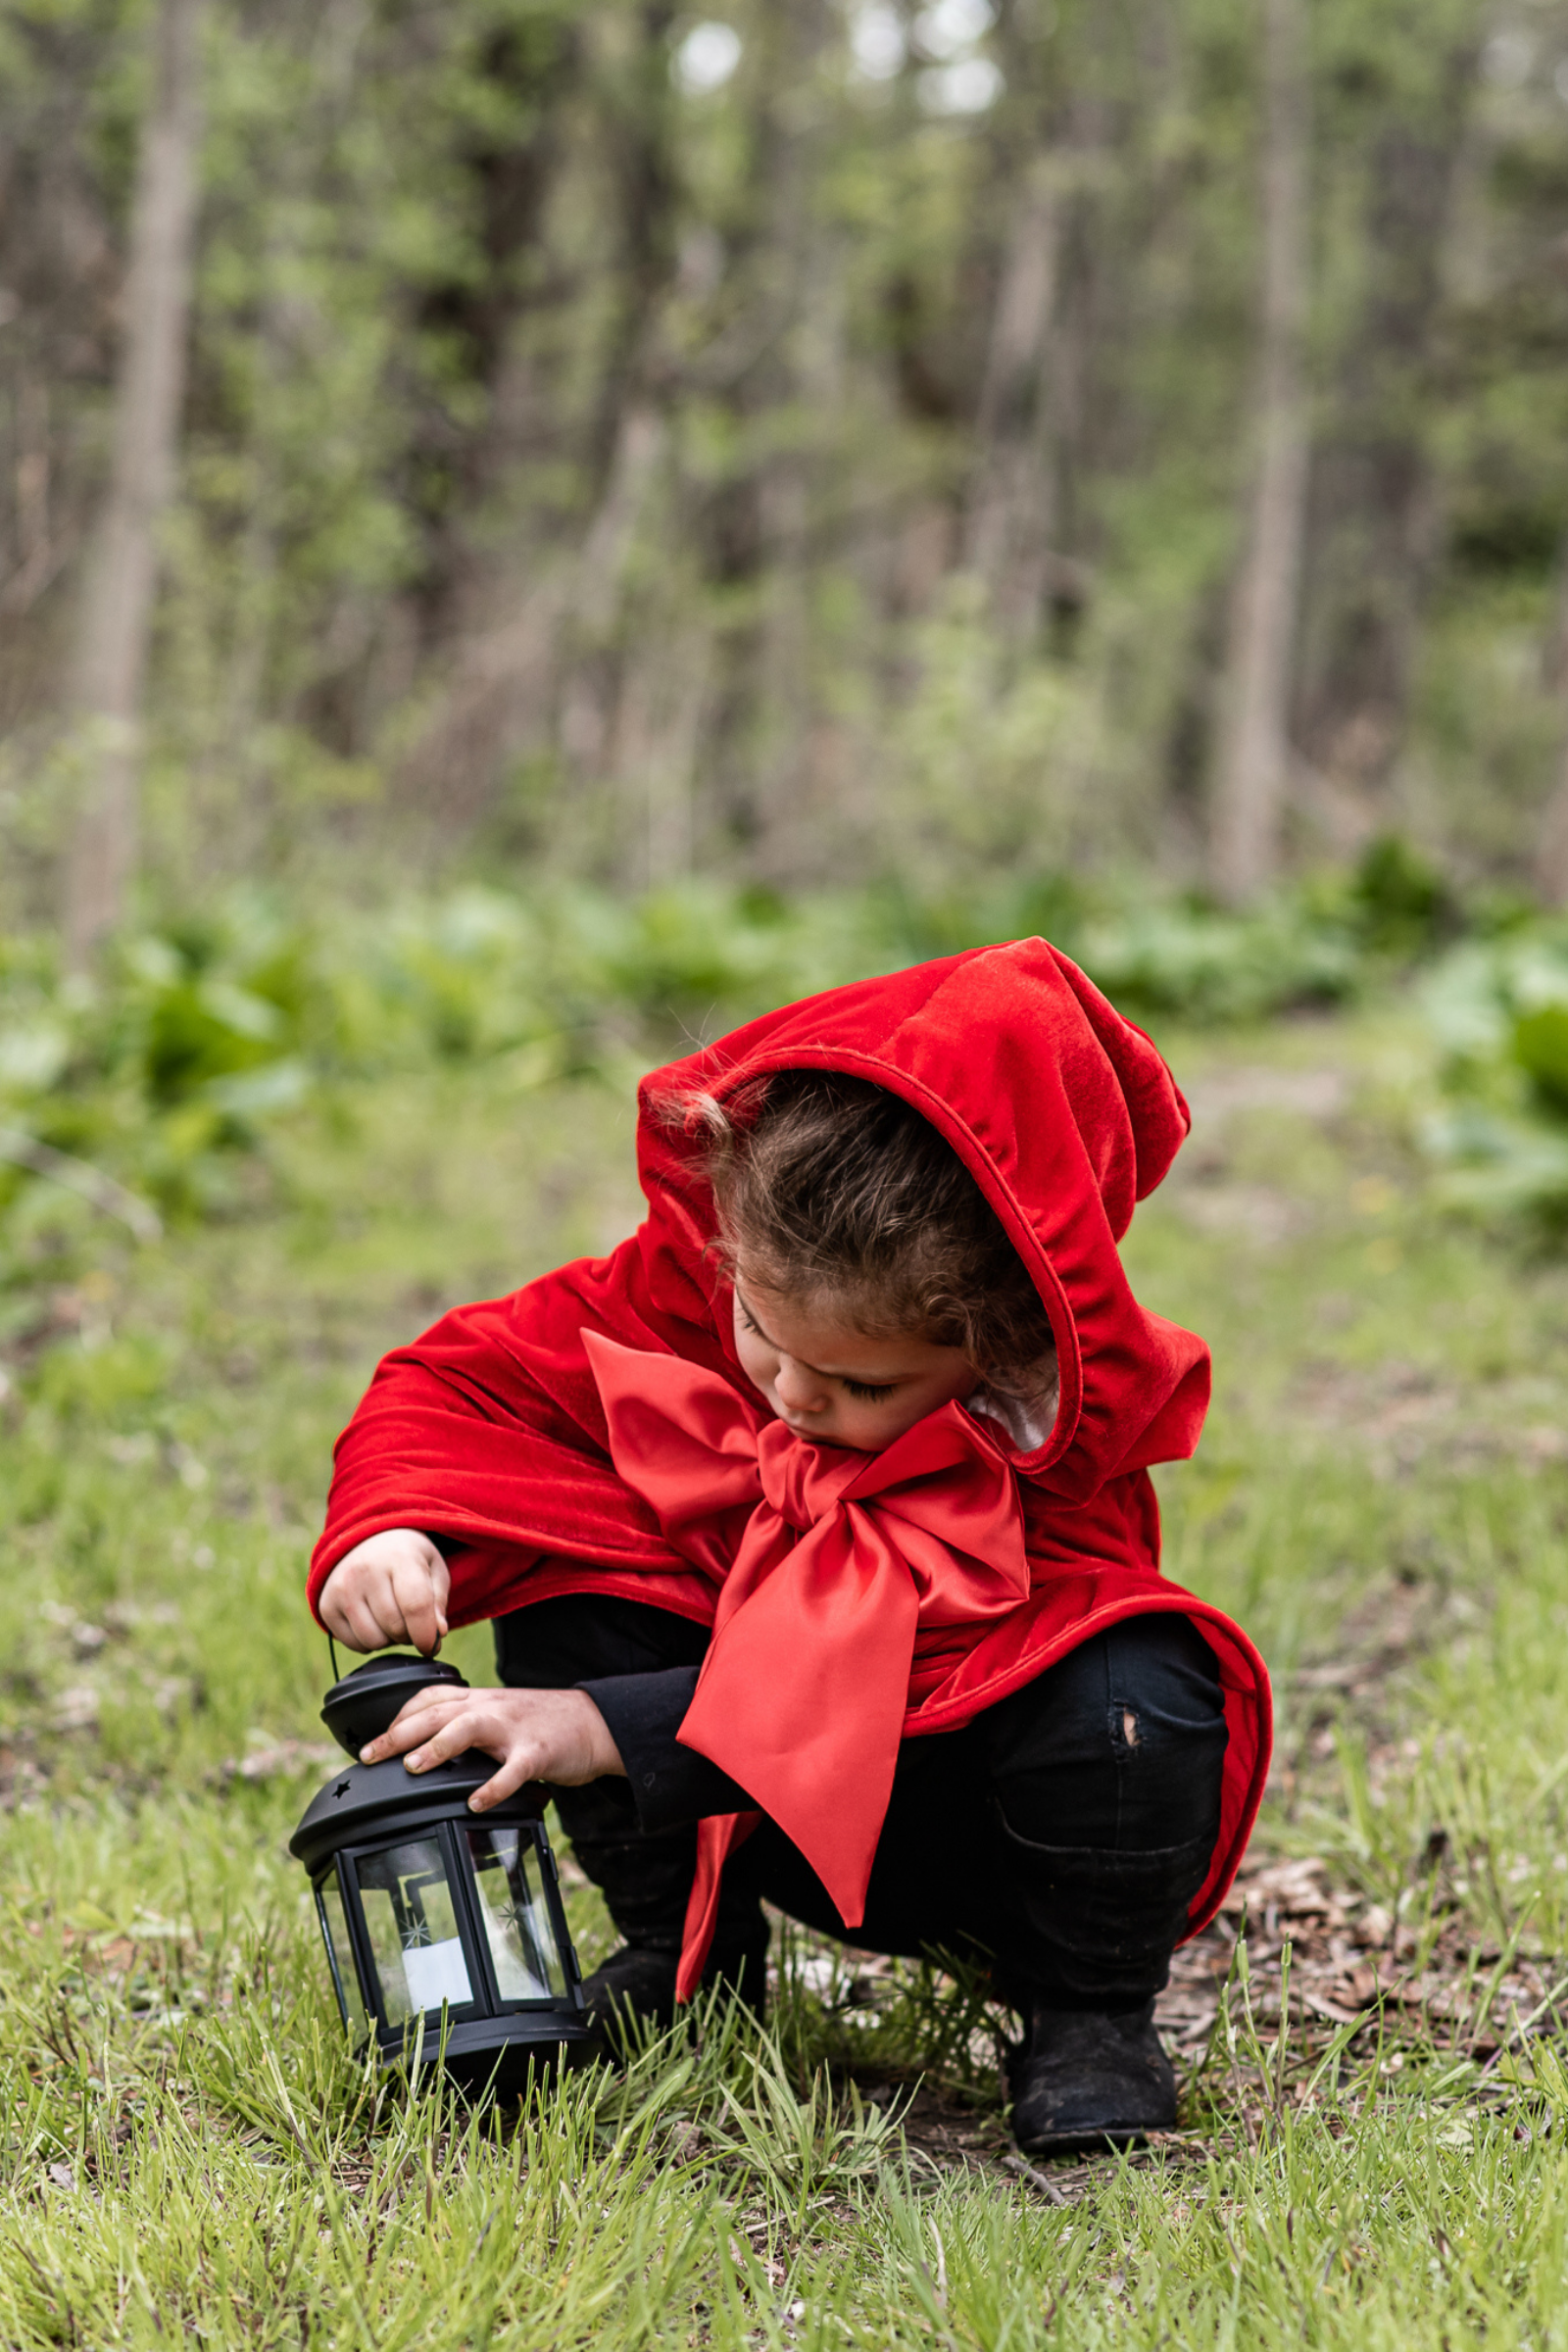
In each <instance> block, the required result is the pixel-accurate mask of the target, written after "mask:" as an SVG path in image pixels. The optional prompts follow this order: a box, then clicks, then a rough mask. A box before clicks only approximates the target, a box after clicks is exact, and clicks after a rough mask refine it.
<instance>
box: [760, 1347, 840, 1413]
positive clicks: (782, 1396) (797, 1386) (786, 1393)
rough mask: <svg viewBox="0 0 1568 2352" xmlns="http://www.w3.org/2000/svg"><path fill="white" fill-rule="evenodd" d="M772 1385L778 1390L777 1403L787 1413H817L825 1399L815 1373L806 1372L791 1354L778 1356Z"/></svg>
mask: <svg viewBox="0 0 1568 2352" xmlns="http://www.w3.org/2000/svg"><path fill="white" fill-rule="evenodd" d="M773 1386H774V1388H775V1389H776V1390H777V1391H778V1400H779V1403H780V1404H781V1405H782V1406H783V1407H784V1410H785V1411H786V1412H788V1413H817V1412H820V1411H821V1409H822V1406H823V1405H824V1403H825V1402H826V1401H827V1398H826V1393H825V1391H824V1389H823V1386H822V1383H821V1382H820V1381H819V1380H818V1379H817V1377H816V1375H815V1374H814V1373H813V1372H808V1371H807V1370H806V1369H805V1367H804V1365H801V1364H798V1363H797V1362H796V1361H795V1359H794V1357H793V1356H789V1355H783V1356H780V1358H779V1365H778V1371H777V1374H776V1375H775V1377H774V1381H773Z"/></svg>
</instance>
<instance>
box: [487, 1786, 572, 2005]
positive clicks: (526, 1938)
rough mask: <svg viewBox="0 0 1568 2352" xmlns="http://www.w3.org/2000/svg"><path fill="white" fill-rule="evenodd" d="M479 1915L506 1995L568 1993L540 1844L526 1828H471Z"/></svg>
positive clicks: (546, 1997) (532, 1997) (559, 1996)
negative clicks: (542, 1875) (542, 1870)
mask: <svg viewBox="0 0 1568 2352" xmlns="http://www.w3.org/2000/svg"><path fill="white" fill-rule="evenodd" d="M467 1839H468V1852H469V1853H470V1855H471V1856H472V1857H473V1877H474V1884H475V1886H476V1887H478V1890H479V1916H480V1918H481V1919H482V1920H483V1921H484V1932H485V1938H486V1941H487V1942H488V1943H489V1946H490V1965H491V1967H492V1968H493V1969H494V1970H495V1972H496V1990H497V1991H498V1992H499V1993H500V1995H501V1998H502V1999H503V2000H504V2001H551V2000H564V1999H565V1997H566V1971H565V1965H564V1961H563V1959H562V1956H561V1948H560V1946H559V1944H558V1943H557V1941H556V1928H555V1922H554V1920H553V1919H552V1918H551V1915H550V1906H549V1904H548V1902H547V1901H546V1899H545V1892H544V1887H543V1884H542V1882H541V1878H540V1873H539V1855H538V1849H537V1847H536V1846H535V1844H534V1841H533V1838H532V1837H531V1836H530V1835H529V1834H528V1832H527V1831H526V1830H516V1829H508V1828H506V1827H504V1826H503V1825H501V1824H499V1823H498V1824H497V1825H496V1826H495V1827H494V1828H493V1829H487V1830H469V1831H468V1832H467Z"/></svg>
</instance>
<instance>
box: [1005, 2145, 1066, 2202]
mask: <svg viewBox="0 0 1568 2352" xmlns="http://www.w3.org/2000/svg"><path fill="white" fill-rule="evenodd" d="M1002 2162H1003V2168H1004V2170H1005V2171H1006V2172H1009V2173H1016V2174H1017V2176H1018V2178H1019V2180H1027V2181H1028V2183H1029V2185H1030V2187H1031V2188H1038V2189H1039V2191H1040V2193H1041V2195H1042V2196H1043V2197H1047V2198H1049V2199H1050V2201H1051V2203H1052V2204H1053V2205H1065V2204H1066V2203H1067V2199H1066V2198H1065V2197H1064V2196H1063V2195H1062V2193H1061V2191H1060V2189H1059V2188H1058V2187H1057V2186H1056V2183H1055V2182H1054V2180H1052V2178H1051V2175H1050V2174H1049V2173H1043V2172H1042V2171H1041V2170H1040V2167H1039V2166H1038V2165H1037V2164H1030V2163H1028V2162H1027V2161H1026V2160H1025V2159H1024V2158H1023V2157H1022V2156H1004V2158H1003V2159H1002Z"/></svg>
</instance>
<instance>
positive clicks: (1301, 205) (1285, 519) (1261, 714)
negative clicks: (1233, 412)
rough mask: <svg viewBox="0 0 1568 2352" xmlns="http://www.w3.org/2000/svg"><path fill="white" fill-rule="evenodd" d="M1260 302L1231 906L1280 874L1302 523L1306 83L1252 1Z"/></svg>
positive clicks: (1236, 674) (1219, 864) (1283, 18)
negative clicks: (1258, 22)
mask: <svg viewBox="0 0 1568 2352" xmlns="http://www.w3.org/2000/svg"><path fill="white" fill-rule="evenodd" d="M1263 58H1264V73H1263V81H1264V107H1263V133H1264V146H1263V172H1262V198H1263V287H1262V294H1263V301H1262V312H1263V318H1262V348H1261V352H1260V355H1259V361H1260V364H1259V368H1258V388H1257V408H1256V415H1255V441H1256V455H1255V459H1254V464H1253V471H1252V479H1251V484H1250V497H1249V514H1248V519H1247V532H1246V539H1245V543H1244V547H1243V553H1242V561H1241V566H1240V569H1239V571H1238V574H1237V578H1236V583H1235V589H1234V593H1233V597H1232V604H1231V618H1230V634H1229V644H1228V648H1227V655H1226V663H1225V681H1224V684H1225V692H1224V714H1223V720H1222V727H1221V735H1220V746H1219V758H1218V764H1217V770H1216V775H1215V786H1214V804H1213V824H1212V836H1211V853H1212V860H1213V877H1214V882H1215V885H1216V887H1217V888H1218V890H1219V892H1220V894H1221V896H1222V897H1223V898H1225V899H1227V900H1229V901H1230V902H1231V903H1232V904H1241V903H1243V902H1245V901H1247V900H1249V899H1251V898H1255V897H1256V895H1257V893H1258V892H1259V891H1261V890H1263V889H1266V888H1267V886H1268V884H1269V883H1270V882H1271V881H1272V880H1273V878H1274V876H1275V874H1276V872H1277V871H1278V867H1279V858H1280V835H1281V826H1282V819H1283V816H1284V811H1285V807H1286V802H1287V798H1288V793H1289V787H1290V765H1291V744H1290V704H1291V682H1292V656H1293V651H1294V646H1295V639H1296V620H1297V607H1298V602H1299V591H1300V576H1301V549H1302V541H1303V537H1304V531H1305V517H1306V466H1307V419H1306V400H1305V386H1304V380H1303V379H1304V355H1303V345H1304V340H1305V330H1306V314H1307V300H1308V265H1307V234H1308V221H1307V141H1308V76H1307V62H1306V39H1305V25H1304V21H1303V10H1302V7H1301V0H1263Z"/></svg>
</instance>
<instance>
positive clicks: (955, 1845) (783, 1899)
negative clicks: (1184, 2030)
mask: <svg viewBox="0 0 1568 2352" xmlns="http://www.w3.org/2000/svg"><path fill="white" fill-rule="evenodd" d="M707 1646H708V1635H707V1633H706V1631H705V1630H704V1629H703V1628H702V1627H700V1626H695V1625H692V1624H689V1623H688V1622H687V1620H686V1619H684V1618H681V1617H676V1616H672V1615H671V1614H670V1613H669V1612H668V1611H667V1610H663V1609H655V1608H648V1607H645V1606H643V1605H641V1604H639V1603H638V1602H635V1601H626V1600H615V1599H610V1598H607V1597H605V1596H603V1595H598V1594H593V1593H573V1594H569V1595H565V1596H564V1597H561V1598H558V1599H554V1600H544V1601H538V1602H536V1603H535V1604H534V1605H533V1607H531V1608H526V1609H519V1610H516V1611H515V1613H514V1614H513V1615H511V1616H508V1617H503V1618H500V1619H498V1620H497V1622H496V1655H497V1663H498V1666H499V1669H500V1674H501V1679H502V1681H503V1682H505V1683H509V1684H512V1685H513V1686H515V1687H516V1688H520V1689H533V1690H568V1689H573V1688H582V1689H586V1690H588V1691H590V1692H591V1694H592V1695H593V1697H594V1698H595V1699H596V1701H597V1702H598V1704H599V1706H600V1709H601V1711H602V1712H603V1714H604V1716H605V1719H606V1721H607V1722H608V1724H609V1725H610V1729H611V1731H612V1733H613V1736H614V1738H615V1741H616V1744H617V1746H618V1747H619V1749H620V1753H621V1757H622V1760H623V1762H624V1763H625V1765H626V1768H627V1778H626V1779H625V1780H623V1781H622V1780H601V1781H594V1782H591V1783H589V1784H588V1786H587V1787H585V1788H581V1789H559V1790H557V1792H556V1796H557V1804H558V1807H559V1810H560V1813H561V1818H562V1821H563V1823H564V1827H565V1830H566V1834H567V1836H568V1837H569V1838H571V1841H572V1844H573V1847H574V1848H575V1851H576V1854H577V1858H578V1860H579V1862H580V1863H581V1865H582V1867H583V1869H584V1870H585V1871H586V1872H587V1874H588V1876H589V1878H590V1879H592V1880H593V1881H594V1883H595V1884H596V1885H597V1886H599V1887H601V1888H602V1889H603V1891H604V1894H605V1897H606V1900H607V1902H608V1904H609V1907H610V1912H611V1916H612V1918H613V1920H614V1922H615V1925H616V1927H617V1929H618V1930H619V1931H620V1933H621V1935H622V1936H624V1937H625V1938H626V1940H627V1941H628V1942H630V1943H635V1944H641V1945H645V1946H649V1947H652V1948H655V1949H660V1950H664V1951H675V1950H678V1948H679V1945H680V1939H681V1926H682V1922H683V1919H684V1916H685V1910H686V1898H687V1895H688V1893H689V1891H690V1888H691V1882H692V1873H693V1869H694V1867H695V1857H696V1845H697V1828H696V1825H697V1821H698V1819H699V1817H700V1816H702V1815H703V1814H706V1813H729V1812H734V1811H737V1810H739V1809H741V1808H742V1807H744V1806H746V1805H748V1804H749V1803H750V1799H749V1798H748V1797H747V1796H746V1793H745V1791H744V1789H740V1788H738V1787H737V1786H736V1784H735V1783H734V1782H732V1781H729V1780H727V1779H726V1778H725V1776H724V1775H723V1774H722V1773H720V1772H719V1771H717V1769H716V1768H715V1767H714V1766H713V1765H711V1764H710V1763H709V1762H708V1761H707V1760H706V1759H705V1758H703V1757H700V1756H695V1755H693V1754H692V1753H691V1752H690V1751H689V1750H687V1749H684V1748H681V1747H679V1746H678V1744H677V1743H676V1740H675V1734H676V1732H677V1731H678V1730H679V1727H680V1722H681V1719H682V1717H683V1716H684V1714H685V1712H686V1708H687V1707H688V1706H689V1704H690V1703H691V1696H692V1692H693V1691H694V1690H695V1688H696V1682H697V1668H698V1663H699V1661H700V1660H701V1658H702V1655H703V1652H704V1650H705V1649H706V1648H707ZM1225 1742H1226V1730H1225V1717H1224V1711H1223V1706H1222V1701H1221V1693H1220V1686H1219V1676H1218V1671H1217V1668H1216V1666H1215V1662H1214V1656H1213V1652H1212V1651H1211V1650H1210V1649H1209V1647H1208V1644H1207V1643H1206V1642H1204V1641H1203V1640H1202V1639H1201V1636H1200V1635H1199V1633H1198V1632H1197V1630H1196V1628H1195V1627H1194V1626H1193V1625H1192V1623H1191V1622H1190V1621H1189V1620H1188V1619H1187V1618H1185V1617H1179V1616H1152V1617H1135V1618H1131V1619H1128V1620H1127V1621H1126V1622H1125V1623H1123V1624H1121V1625H1117V1626H1113V1627H1112V1628H1111V1629H1110V1630H1109V1631H1108V1632H1107V1633H1103V1634H1099V1635H1097V1636H1095V1637H1094V1638H1093V1639H1092V1640H1091V1641H1088V1642H1084V1643H1083V1644H1082V1645H1081V1646H1080V1647H1079V1648H1078V1649H1075V1650H1074V1651H1072V1652H1071V1653H1070V1655H1069V1656H1067V1657H1065V1658H1063V1659H1062V1660H1061V1661H1060V1662H1059V1664H1057V1665H1055V1666H1052V1667H1049V1668H1048V1669H1047V1670H1046V1672H1045V1673H1044V1674H1041V1675H1039V1676H1037V1677H1036V1679H1035V1680H1034V1681H1033V1682H1032V1683H1027V1684H1025V1686H1024V1687H1023V1689H1022V1690H1020V1691H1013V1692H1012V1694H1011V1695H1010V1696H1009V1697H1007V1698H1005V1699H1002V1700H1000V1701H999V1702H998V1703H997V1705H995V1706H993V1707H988V1708H986V1709H985V1710H984V1711H983V1712H982V1713H981V1714H979V1715H977V1716H976V1717H975V1718H974V1720H973V1721H972V1722H971V1723H969V1724H966V1725H965V1726H964V1728H963V1729H962V1730H961V1731H956V1732H942V1733H936V1734H933V1735H932V1736H930V1737H928V1738H925V1739H917V1740H905V1741H904V1742H903V1743H902V1745H901V1747H900V1750H899V1758H898V1766H897V1770H896V1773H895V1776H894V1784H893V1794H892V1798H891V1801H890V1803H889V1806H888V1812H887V1819H886V1822H885V1823H884V1826H883V1830H882V1836H881V1838H880V1840H879V1842H878V1845H877V1850H876V1857H875V1860H874V1862H873V1865H872V1870H871V1882H870V1887H869V1889H868V1892H867V1898H866V1909H865V1919H864V1922H863V1924H862V1925H861V1926H859V1927H858V1928H856V1929H854V1930H853V1931H852V1932H847V1931H846V1929H845V1927H844V1924H843V1922H842V1920H841V1919H840V1917H839V1915H838V1912H837V1911H836V1910H835V1908H834V1906H833V1903H832V1900H831V1898H830V1897H829V1895H828V1893H827V1890H826V1888H825V1887H823V1885H822V1883H821V1881H820V1880H819V1879H818V1877H817V1876H816V1873H815V1872H814V1871H813V1870H812V1869H811V1867H810V1864H809V1862H808V1861H807V1860H806V1858H805V1856H804V1855H803V1854H802V1853H801V1852H800V1851H799V1849H798V1848H797V1847H796V1846H795V1845H793V1844H792V1843H791V1841H790V1840H789V1839H788V1838H786V1837H785V1836H784V1834H783V1832H782V1831H781V1830H780V1829H778V1828H777V1826H776V1825H775V1824H774V1823H772V1822H770V1821H766V1820H764V1821H763V1823H762V1825H761V1827H760V1829H759V1830H758V1831H757V1833H756V1835H755V1836H754V1837H752V1838H750V1839H749V1840H748V1842H747V1843H746V1844H745V1845H744V1846H742V1847H741V1848H740V1850H739V1852H738V1853H737V1854H736V1855H735V1856H734V1858H733V1859H732V1861H731V1862H730V1864H729V1865H728V1867H727V1869H726V1871H725V1873H724V1885H723V1891H722V1895H721V1899H720V1909H719V1922H718V1930H717V1935H716V1936H715V1941H714V1956H715V1959H716V1960H718V1961H719V1962H720V1964H722V1962H723V1960H724V1959H725V1957H726V1955H734V1954H738V1953H739V1952H740V1951H742V1950H744V1949H746V1948H748V1947H751V1948H755V1946H756V1943H757V1941H758V1939H759V1937H760V1934H761V1912H760V1903H761V1902H762V1901H764V1900H765V1901H767V1902H770V1903H773V1904H775V1905H776V1906H777V1907H778V1909H780V1910H782V1911H785V1912H788V1913H789V1914H790V1915H791V1916H792V1917H793V1918H795V1919H799V1920H802V1921H804V1922H805V1923H806V1924H807V1925H808V1926H809V1927H812V1928H815V1929H817V1930H819V1931H820V1932H821V1933H823V1934H824V1935H828V1936H838V1937H839V1938H840V1939H841V1940H846V1941H849V1942H852V1943H853V1944H854V1945H855V1946H856V1947H857V1948H858V1949H859V1950H862V1951H880V1952H900V1953H907V1954H910V1955H914V1954H918V1953H920V1952H922V1951H925V1950H927V1949H932V1948H941V1949H946V1950H948V1951H952V1952H954V1953H956V1954H959V1955H961V1956H964V1957H967V1958H970V1959H973V1960H977V1961H980V1962H982V1963H984V1964H989V1965H990V1966H991V1967H992V1970H993V1975H994V1977H995V1981H996V1984H997V1988H998V1991H999V1993H1000V1994H1001V1995H1002V1997H1003V1998H1005V1999H1006V2000H1008V2001H1010V2002H1012V2003H1013V2004H1014V2005H1015V2006H1017V2007H1020V2008H1022V2007H1027V2006H1028V2005H1029V2004H1030V2003H1031V2002H1041V2003H1044V2004H1045V2005H1046V2006H1049V2007H1052V2008H1058V2009H1077V2010H1088V2009H1093V2010H1103V2011H1108V2012H1111V2013H1116V2012H1121V2011H1126V2010H1131V2009H1136V2008H1141V2007H1142V2006H1143V2004H1144V2003H1145V2002H1147V2001H1148V2000H1150V1999H1151V1998H1152V1996H1153V1994H1154V1993H1156V1992H1157V1991H1158V1990H1159V1989H1160V1987H1161V1986H1162V1985H1164V1983H1165V1980H1166V1976H1167V1973H1168V1968H1169V1961H1170V1954H1171V1949H1172V1946H1173V1945H1174V1944H1175V1942H1176V1940H1177V1938H1178V1937H1179V1936H1181V1934H1182V1932H1183V1930H1184V1927H1185V1925H1186V1919H1187V1912H1188V1907H1189V1905H1190V1904H1191V1902H1192V1899H1193V1897H1194V1895H1195V1894H1196V1893H1197V1891H1198V1889H1199V1887H1201V1885H1202V1883H1203V1880H1204V1878H1205V1877H1206V1875H1207V1871H1208V1865H1209V1861H1210V1858H1211V1855H1212V1852H1213V1847H1214V1839H1215V1837H1216V1835H1217V1832H1218V1827H1219V1797H1220V1776H1221V1771H1222V1767H1223V1763H1224V1756H1225Z"/></svg>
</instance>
